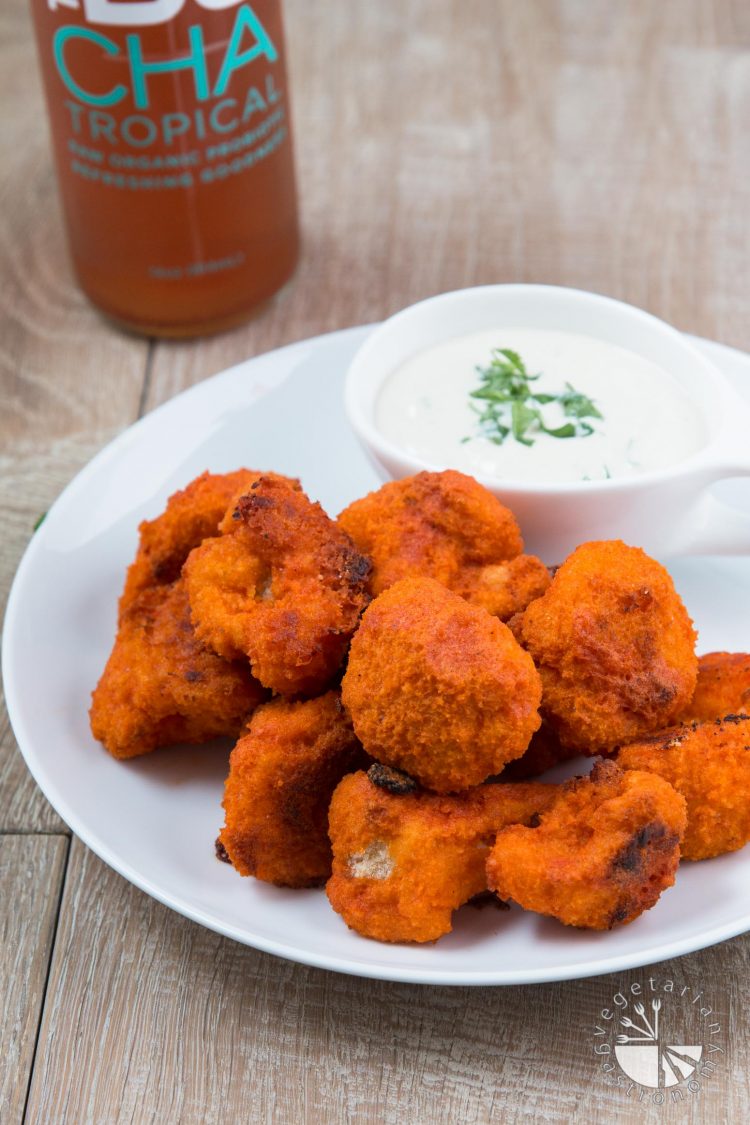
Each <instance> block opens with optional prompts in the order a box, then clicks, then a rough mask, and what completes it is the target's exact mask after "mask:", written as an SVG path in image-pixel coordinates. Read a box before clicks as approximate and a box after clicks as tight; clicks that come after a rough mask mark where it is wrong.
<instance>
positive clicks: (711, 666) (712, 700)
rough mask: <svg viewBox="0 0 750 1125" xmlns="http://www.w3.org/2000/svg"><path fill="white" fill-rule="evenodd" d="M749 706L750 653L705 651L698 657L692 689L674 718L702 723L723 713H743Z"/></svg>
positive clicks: (681, 721) (720, 716)
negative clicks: (685, 702)
mask: <svg viewBox="0 0 750 1125" xmlns="http://www.w3.org/2000/svg"><path fill="white" fill-rule="evenodd" d="M749 709H750V654H748V653H746V652H707V653H706V654H705V656H699V657H698V681H697V683H696V685H695V693H694V695H693V698H692V699H691V701H690V703H688V705H687V707H686V708H685V710H684V711H682V712H681V713H680V714H679V715H678V716H677V721H678V722H680V723H689V722H692V721H693V720H694V719H695V720H697V721H698V722H699V723H702V722H705V721H706V720H708V719H722V718H723V717H724V715H743V714H746V713H747V711H748V710H749Z"/></svg>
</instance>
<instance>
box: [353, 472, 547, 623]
mask: <svg viewBox="0 0 750 1125" xmlns="http://www.w3.org/2000/svg"><path fill="white" fill-rule="evenodd" d="M338 523H339V524H340V525H341V527H343V528H344V530H345V531H347V532H348V533H349V535H351V537H352V539H353V540H354V542H355V543H356V544H357V546H358V547H359V549H360V550H361V551H363V552H364V553H365V554H367V555H369V556H370V557H371V558H372V561H373V575H372V592H373V594H382V593H383V591H384V590H387V589H388V587H389V586H392V585H393V584H394V582H398V581H399V579H401V578H434V579H435V580H436V581H437V582H440V583H442V585H443V586H447V587H448V589H450V590H453V592H454V593H456V594H460V595H461V597H464V598H466V599H467V600H468V601H470V602H473V603H474V604H475V605H481V606H482V607H483V608H484V609H486V610H488V611H489V612H490V613H492V614H494V615H495V616H496V617H499V618H500V619H501V620H502V621H505V620H506V619H507V618H508V617H510V616H511V615H512V614H514V613H516V612H518V611H519V610H522V609H524V608H525V607H526V606H527V605H528V603H529V602H530V601H532V600H533V599H534V598H538V597H540V596H541V595H542V594H543V593H544V591H545V590H546V589H547V587H548V586H549V583H550V576H549V572H548V570H547V568H546V567H545V566H544V564H543V563H542V562H540V560H539V559H537V558H535V557H534V556H533V555H522V554H521V551H522V550H523V540H522V539H521V533H520V531H519V529H518V524H517V523H516V519H515V517H514V515H513V513H512V512H511V511H510V510H509V509H508V508H506V507H505V506H504V505H503V504H501V503H500V501H499V500H498V499H497V498H496V497H495V496H493V495H492V493H491V492H488V491H487V489H486V488H484V487H483V486H482V485H481V484H479V483H478V482H477V481H475V480H474V479H473V478H472V477H469V476H465V475H464V474H463V473H458V472H455V471H454V470H452V469H448V470H446V471H445V472H442V473H429V472H424V473H417V475H416V476H413V477H406V478H404V479H403V480H398V481H390V482H388V483H387V484H384V485H383V486H382V488H379V489H378V490H377V491H376V492H371V493H369V495H367V496H364V497H363V498H362V499H361V500H355V501H354V503H353V504H350V505H349V507H348V508H345V509H344V511H343V512H342V513H341V515H340V516H339V517H338Z"/></svg>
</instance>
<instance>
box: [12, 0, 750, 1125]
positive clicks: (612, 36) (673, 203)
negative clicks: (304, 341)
mask: <svg viewBox="0 0 750 1125" xmlns="http://www.w3.org/2000/svg"><path fill="white" fill-rule="evenodd" d="M34 2H36V3H41V2H42V0H34ZM26 9H27V0H3V4H2V10H1V11H0V104H1V105H2V119H1V120H0V130H1V131H2V141H3V144H2V154H3V159H2V162H1V163H0V318H1V321H2V323H1V326H0V515H1V517H2V527H3V534H2V536H0V599H2V601H0V608H1V607H2V605H3V604H4V599H5V597H6V595H7V591H8V589H9V587H10V583H11V580H12V577H13V573H14V571H15V568H16V566H17V563H18V560H19V558H20V557H21V554H22V552H23V550H24V548H25V547H26V544H27V542H28V540H29V537H30V534H31V529H32V525H33V523H34V520H35V518H36V516H37V515H38V514H39V513H40V512H42V511H44V510H45V509H46V508H47V507H48V505H49V504H50V503H51V501H53V500H54V498H55V496H56V495H57V494H58V493H59V491H60V490H61V488H62V487H63V486H64V485H65V484H66V483H67V482H68V481H69V480H70V479H71V477H72V476H73V475H74V474H75V473H76V472H77V471H78V470H79V469H80V468H81V466H83V465H84V464H85V463H86V462H87V461H88V460H89V458H90V457H91V456H92V454H94V453H95V452H96V451H97V450H98V449H100V448H101V447H102V446H103V445H104V444H105V443H106V442H108V441H109V440H110V439H111V438H112V437H113V436H114V435H115V434H117V433H118V432H120V431H121V430H122V429H123V428H124V427H126V426H128V425H129V424H130V423H131V422H133V421H134V420H135V419H136V418H138V417H139V416H140V415H141V414H143V413H144V412H146V411H149V410H151V409H153V408H154V407H155V406H157V405H158V404H159V403H161V402H164V401H165V400H166V399H168V398H170V397H171V396H172V395H175V394H177V393H178V392H179V391H181V390H183V389H184V388H186V387H189V386H191V385H192V384H194V383H196V382H197V381H199V380H201V379H204V378H206V377H207V376H209V375H211V374H213V373H214V372H216V371H219V370H221V369H222V368H224V367H226V366H228V365H230V364H233V363H236V362H237V361H239V360H242V359H244V358H246V357H248V356H252V355H255V354H258V353H260V352H264V351H266V350H267V349H269V348H273V347H276V346H278V345H281V344H286V343H289V342H290V341H293V340H297V339H300V338H303V337H306V336H309V335H312V334H314V333H320V332H326V331H328V330H329V329H336V328H341V327H344V326H347V325H353V324H359V323H362V322H365V321H372V320H376V319H379V318H381V317H384V316H386V315H387V314H389V313H391V312H393V311H394V310H396V309H398V308H399V307H400V306H402V305H405V304H408V303H410V302H412V301H415V300H417V299H419V298H421V297H425V296H428V295H429V294H432V293H436V292H439V291H441V290H446V289H454V288H457V287H460V286H466V285H472V284H477V283H484V282H496V281H536V282H550V283H553V284H563V285H573V286H580V287H582V288H586V289H593V290H596V291H599V292H602V293H606V294H610V295H612V296H614V297H619V298H623V299H625V300H627V301H631V302H633V303H634V304H637V305H641V306H644V307H646V308H648V309H650V310H651V311H652V312H654V313H656V314H657V315H659V316H662V317H665V318H666V319H667V320H669V321H671V322H673V323H674V324H676V325H677V326H678V327H680V328H682V329H685V330H687V331H690V332H695V333H698V334H701V335H704V336H708V337H712V338H714V339H718V340H721V341H723V342H724V343H728V344H733V345H736V346H738V347H740V348H746V349H750V316H749V315H748V314H749V313H750V254H749V253H748V222H749V220H750V143H748V136H749V134H748V128H749V123H750V7H748V5H747V3H746V2H745V0H661V2H660V3H658V4H656V3H653V2H652V0H622V2H620V3H614V2H613V0H557V2H553V0H523V2H522V0H401V2H396V0H385V2H384V3H373V2H372V0H346V3H339V4H323V3H322V2H319V3H313V2H312V0H287V2H286V10H287V24H288V38H289V47H290V54H291V69H292V78H293V91H294V101H295V111H296V145H297V153H298V170H299V180H300V187H301V199H302V220H303V225H304V239H305V241H304V257H303V260H302V264H301V266H300V268H299V271H298V273H297V275H296V277H295V280H294V283H293V285H292V286H291V287H289V288H288V289H287V290H286V291H285V292H284V293H283V294H282V295H281V296H280V297H279V299H277V300H276V301H275V302H274V303H272V304H271V305H270V307H268V308H267V309H266V310H265V311H264V312H263V313H262V315H260V316H259V317H258V318H257V319H255V320H254V321H253V322H251V323H250V324H248V325H247V326H246V327H244V328H241V329H239V330H237V331H235V332H232V333H230V334H225V335H222V336H218V337H215V338H212V339H205V340H199V341H196V342H191V343H177V344H175V343H157V342H155V341H148V340H140V339H136V338H131V337H128V336H125V335H122V334H120V333H118V332H117V331H115V330H113V329H112V328H110V327H109V326H108V325H107V324H106V323H104V321H102V320H101V319H100V318H99V317H98V316H97V314H96V313H95V312H94V311H93V310H92V309H91V308H90V307H89V306H88V304H87V303H86V301H85V300H84V298H83V297H82V296H81V294H80V293H79V292H78V290H77V289H76V286H75V284H74V282H73V279H72V276H71V271H70V268H69V264H68V260H67V258H66V251H65V245H64V237H63V232H62V228H61V222H60V215H59V209H58V203H57V196H56V188H55V179H54V174H53V169H52V166H51V160H50V151H49V145H48V137H47V132H46V124H45V114H44V109H43V105H42V99H41V92H40V84H39V79H38V73H37V67H36V59H35V55H34V47H33V43H32V36H31V29H30V26H29V20H28V14H27V10H26ZM43 705H44V701H43V700H40V706H43ZM695 908H696V910H697V911H699V910H700V909H701V904H700V903H699V902H697V903H696V904H695ZM0 934H2V942H1V943H0V996H1V997H2V1001H3V1002H2V1004H1V1005H0V1044H2V1050H0V1121H2V1122H3V1123H4V1125H6V1123H11V1122H20V1121H21V1120H26V1121H28V1122H34V1123H40V1125H58V1123H61V1122H70V1123H71V1125H80V1123H83V1122H94V1123H97V1125H99V1123H106V1125H109V1123H114V1122H117V1123H119V1122H154V1123H158V1125H166V1123H171V1122H201V1123H202V1122H206V1123H208V1122H217V1123H219V1122H221V1123H222V1125H223V1123H227V1122H228V1123H232V1122H235V1121H237V1122H239V1121H242V1122H250V1121H252V1122H255V1121H271V1120H273V1121H275V1122H283V1123H287V1122H295V1123H296V1122H302V1121H304V1122H354V1123H360V1122H389V1123H394V1125H395V1123H398V1125H402V1123H407V1122H408V1123H412V1122H420V1123H421V1122H433V1121H440V1122H443V1121H444V1122H456V1121H460V1122H462V1123H467V1125H468V1123H473V1122H483V1121H490V1120H492V1121H503V1122H513V1121H517V1120H518V1121H521V1120H522V1119H523V1120H526V1118H527V1117H530V1118H531V1119H537V1120H543V1121H547V1122H569V1121H577V1120H581V1121H584V1120H585V1121H606V1122H611V1121H626V1122H630V1121H642V1120H651V1119H653V1120H657V1119H661V1118H663V1117H664V1118H669V1119H670V1120H675V1121H686V1120H689V1121H704V1120H705V1121H711V1122H721V1121H731V1122H740V1121H747V1120H750V1051H749V1049H748V1048H749V1043H750V1039H749V1037H748V1031H749V1030H750V1021H749V1020H748V1015H747V1012H748V1002H749V1001H750V987H749V985H748V981H749V978H748V959H749V957H750V938H746V937H740V938H736V939H735V940H733V941H729V942H726V943H724V944H722V945H720V946H717V947H715V948H713V949H708V950H705V951H704V952H701V953H697V954H693V955H691V956H689V957H685V958H682V959H680V960H676V961H674V962H670V963H668V964H664V965H661V966H658V967H657V968H655V969H653V970H651V972H652V973H656V974H660V975H661V976H663V977H672V978H674V979H675V981H677V982H681V981H684V982H687V983H689V984H690V986H691V987H695V986H702V987H703V988H704V989H705V993H706V995H707V996H711V997H712V999H713V1001H714V1003H715V1007H716V1010H717V1012H720V1013H721V1021H722V1028H723V1030H725V1031H726V1047H727V1050H726V1054H725V1055H724V1056H722V1057H721V1058H720V1063H719V1065H718V1068H717V1071H716V1073H715V1075H714V1076H713V1077H712V1078H711V1079H710V1080H706V1081H705V1083H704V1087H703V1089H702V1091H701V1092H700V1093H699V1094H697V1095H695V1096H693V1097H690V1098H688V1100H687V1101H685V1102H684V1103H678V1104H667V1105H665V1106H662V1107H661V1108H654V1107H653V1106H651V1107H650V1106H649V1105H648V1103H647V1102H638V1100H637V1098H638V1094H637V1092H630V1093H627V1092H625V1091H624V1090H623V1089H616V1088H612V1087H609V1086H607V1085H605V1084H604V1082H603V1080H602V1077H601V1072H600V1071H599V1070H598V1069H597V1065H596V1062H595V1060H594V1057H593V1055H592V1053H591V1047H590V1039H589V1030H590V1027H591V1025H592V1023H593V1021H594V1019H595V1017H596V1014H597V1012H598V1011H599V1010H600V1009H601V1007H602V1006H603V1005H605V1004H606V1003H607V1001H608V998H610V997H611V996H612V994H613V993H614V992H615V991H616V990H617V989H618V988H621V987H623V986H625V985H627V984H628V982H630V981H632V980H636V979H640V978H641V977H642V976H643V972H640V973H638V972H635V973H623V974H618V975H616V976H612V977H599V978H593V979H589V980H581V981H575V982H570V983H563V984H553V985H543V986H535V987H525V988H521V987H518V988H506V989H502V988H498V989H483V988H478V989H474V990H472V989H463V988H459V989H450V988H419V987H416V986H409V985H403V984H402V985H396V984H388V983H382V982H373V981H366V980H358V979H354V978H350V977H345V976H337V975H334V974H332V973H327V972H323V971H319V970H313V969H308V968H304V967H301V966H299V965H294V964H290V963H287V962H284V961H281V960H277V959H276V958H274V957H271V956H268V955H265V954H263V953H258V952H256V951H254V950H252V949H246V948H244V947H242V946H240V945H236V944H234V943H233V942H231V941H228V940H225V939H223V938H220V937H217V936H216V935H214V934H213V933H209V932H208V931H206V930H203V929H201V928H200V927H199V926H197V925H194V924H192V923H191V922H188V921H186V920H184V919H183V918H181V917H178V916H177V915H175V914H173V913H171V912H170V911H169V910H167V909H165V908H164V907H162V906H160V905H159V904H157V903H156V902H154V901H152V900H151V899H150V898H147V897H146V896H145V895H144V894H142V893H141V892H140V891H138V890H136V889H135V888H134V887H132V886H130V885H129V884H128V883H126V882H124V881H123V879H121V878H120V877H119V876H118V875H116V874H114V872H112V871H110V870H109V869H108V868H107V867H105V866H104V864H102V863H101V862H100V861H99V860H98V859H97V858H96V857H95V856H94V855H93V854H92V853H90V852H89V851H88V850H87V849H86V848H85V847H84V846H83V845H82V844H81V843H80V842H78V841H77V840H76V839H74V838H72V837H71V835H70V833H69V831H68V829H67V827H66V825H65V824H64V823H63V822H62V821H61V820H60V818H59V817H58V816H57V815H56V813H55V812H54V811H53V810H52V808H51V807H50V806H49V805H48V804H47V803H46V801H45V800H44V798H43V797H42V795H41V793H40V792H39V790H38V789H37V788H36V786H35V784H34V782H33V781H32V779H31V777H30V775H29V774H28V772H27V770H26V768H25V766H24V763H23V760H22V759H21V756H20V754H19V752H18V749H17V747H16V744H15V741H14V738H13V734H12V731H11V729H10V726H9V724H8V720H7V716H6V715H5V713H4V711H3V712H2V713H1V714H0ZM587 1028H589V1030H587Z"/></svg>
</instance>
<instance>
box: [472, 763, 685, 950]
mask: <svg viewBox="0 0 750 1125" xmlns="http://www.w3.org/2000/svg"><path fill="white" fill-rule="evenodd" d="M561 790H562V791H561V795H560V796H559V797H558V799H557V800H556V801H555V803H554V805H553V806H552V808H551V809H550V810H549V811H548V812H545V813H542V815H541V817H540V819H539V824H538V826H537V827H535V828H524V827H511V828H505V829H503V830H502V831H501V832H499V833H498V835H497V839H496V841H495V844H494V847H493V848H492V851H491V852H490V855H489V858H488V860H487V879H488V885H489V886H490V888H491V889H492V890H494V891H495V892H496V893H497V894H498V895H499V896H500V898H501V899H503V900H508V899H512V900H513V901H515V902H517V903H518V904H519V905H520V906H523V907H524V908H525V909H526V910H533V911H536V912H537V913H538V914H548V915H551V916H552V917H553V918H557V919H559V920H560V921H561V922H564V923H565V925H567V926H580V927H584V928H586V929H592V930H609V929H611V928H612V927H613V926H615V925H617V924H618V923H626V922H632V921H633V919H634V918H637V917H638V916H639V915H640V914H642V913H643V911H644V910H648V909H649V908H650V907H652V906H653V905H654V903H655V902H656V901H657V899H658V898H659V896H660V894H661V893H662V891H663V890H665V889H666V888H667V887H671V885H672V884H673V883H674V879H675V872H676V871H677V865H678V864H679V861H680V840H681V839H682V836H683V834H684V831H685V823H686V814H685V801H684V799H683V798H682V797H681V796H680V794H679V793H677V792H676V790H675V789H673V788H672V786H671V785H669V784H668V783H667V782H665V781H663V780H662V779H661V778H659V777H656V775H655V774H650V773H642V772H635V771H634V772H633V773H629V772H627V771H625V770H621V769H619V768H618V767H617V766H616V765H615V764H614V763H612V762H601V763H597V764H596V765H595V766H594V769H593V770H592V772H591V775H590V776H589V777H585V778H575V779H574V780H573V781H569V782H566V783H565V785H563V786H562V787H561Z"/></svg>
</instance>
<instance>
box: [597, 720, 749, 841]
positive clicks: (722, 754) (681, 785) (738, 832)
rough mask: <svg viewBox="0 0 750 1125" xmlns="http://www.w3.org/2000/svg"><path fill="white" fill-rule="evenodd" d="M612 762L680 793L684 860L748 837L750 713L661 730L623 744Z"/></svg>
mask: <svg viewBox="0 0 750 1125" xmlns="http://www.w3.org/2000/svg"><path fill="white" fill-rule="evenodd" d="M617 763H618V765H620V766H622V767H623V769H626V770H647V771H648V772H649V773H654V774H658V775H659V777H663V778H664V779H665V780H666V781H668V782H669V783H670V785H673V786H674V788H675V789H676V790H677V791H678V792H679V793H681V794H682V796H683V797H684V798H685V800H686V802H687V816H688V824H687V831H686V833H685V839H684V840H683V843H682V855H683V858H684V859H693V860H697V859H710V858H711V857H712V856H715V855H723V854H724V853H725V852H733V851H737V849H738V848H743V847H744V846H745V844H746V843H747V842H748V840H750V715H727V716H726V718H724V719H715V720H713V721H712V722H706V723H697V722H694V723H690V724H689V725H687V726H682V727H674V728H672V729H671V730H666V731H661V732H660V733H659V734H655V735H652V737H651V738H647V739H644V740H643V741H641V742H634V743H632V744H631V745H630V746H623V747H622V749H621V750H620V751H619V752H618V754H617Z"/></svg>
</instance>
